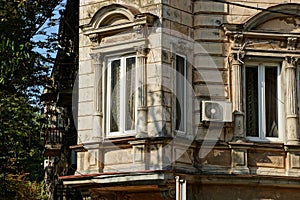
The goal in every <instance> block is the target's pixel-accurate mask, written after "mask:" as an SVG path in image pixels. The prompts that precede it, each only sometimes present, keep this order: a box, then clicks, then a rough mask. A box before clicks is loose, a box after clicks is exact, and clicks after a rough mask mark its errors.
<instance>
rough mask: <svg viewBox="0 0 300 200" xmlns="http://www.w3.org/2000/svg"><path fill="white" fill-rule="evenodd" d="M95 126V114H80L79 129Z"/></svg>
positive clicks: (88, 128)
mask: <svg viewBox="0 0 300 200" xmlns="http://www.w3.org/2000/svg"><path fill="white" fill-rule="evenodd" d="M92 128H93V116H78V130H91V129H92Z"/></svg>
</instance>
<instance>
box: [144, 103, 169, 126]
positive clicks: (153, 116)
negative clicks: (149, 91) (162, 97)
mask: <svg viewBox="0 0 300 200" xmlns="http://www.w3.org/2000/svg"><path fill="white" fill-rule="evenodd" d="M171 115H172V113H171V108H169V107H166V106H149V107H148V122H156V121H168V122H170V121H171Z"/></svg>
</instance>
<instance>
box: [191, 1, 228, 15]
mask: <svg viewBox="0 0 300 200" xmlns="http://www.w3.org/2000/svg"><path fill="white" fill-rule="evenodd" d="M194 12H195V13H198V12H204V13H224V14H226V13H228V5H227V4H225V3H219V2H212V1H205V0H201V1H195V2H194Z"/></svg>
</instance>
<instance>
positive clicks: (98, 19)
mask: <svg viewBox="0 0 300 200" xmlns="http://www.w3.org/2000/svg"><path fill="white" fill-rule="evenodd" d="M138 14H140V12H139V10H137V9H136V8H133V7H130V6H125V5H120V4H112V5H109V6H105V7H102V8H101V9H100V10H98V11H97V12H96V14H95V15H94V16H93V18H92V19H91V21H90V23H89V26H90V27H93V28H94V29H97V28H101V27H105V26H111V25H118V24H122V23H130V22H134V16H135V15H138Z"/></svg>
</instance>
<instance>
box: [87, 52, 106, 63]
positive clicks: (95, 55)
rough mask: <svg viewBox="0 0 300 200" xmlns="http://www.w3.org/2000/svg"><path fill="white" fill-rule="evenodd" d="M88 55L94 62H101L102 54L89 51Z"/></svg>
mask: <svg viewBox="0 0 300 200" xmlns="http://www.w3.org/2000/svg"><path fill="white" fill-rule="evenodd" d="M90 56H91V58H92V60H94V61H95V64H102V62H103V59H104V56H103V55H102V54H101V53H90Z"/></svg>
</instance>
